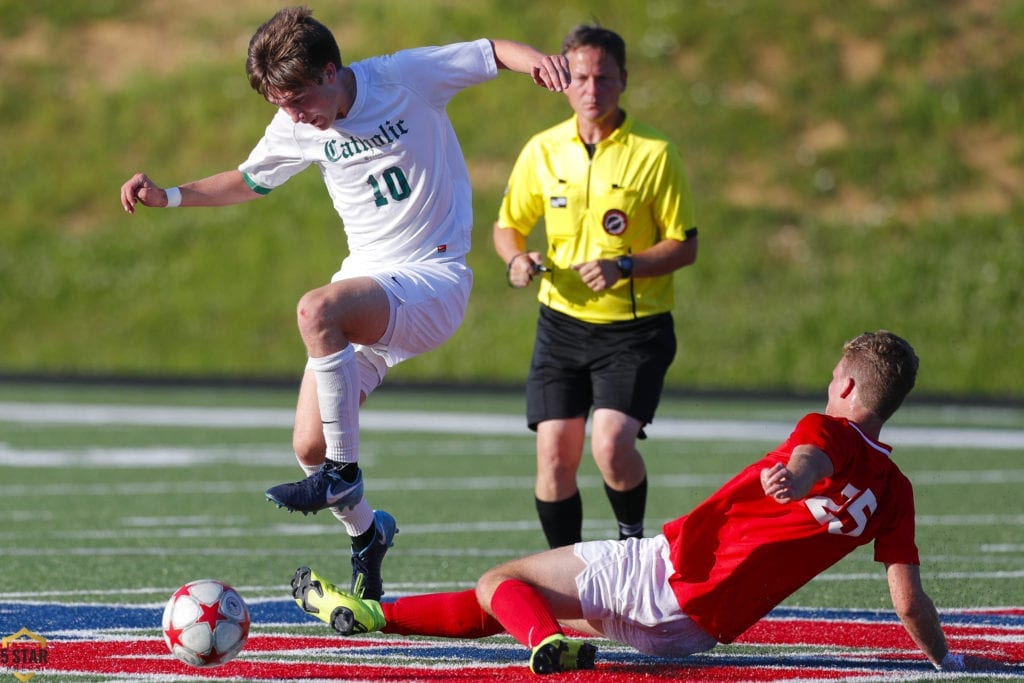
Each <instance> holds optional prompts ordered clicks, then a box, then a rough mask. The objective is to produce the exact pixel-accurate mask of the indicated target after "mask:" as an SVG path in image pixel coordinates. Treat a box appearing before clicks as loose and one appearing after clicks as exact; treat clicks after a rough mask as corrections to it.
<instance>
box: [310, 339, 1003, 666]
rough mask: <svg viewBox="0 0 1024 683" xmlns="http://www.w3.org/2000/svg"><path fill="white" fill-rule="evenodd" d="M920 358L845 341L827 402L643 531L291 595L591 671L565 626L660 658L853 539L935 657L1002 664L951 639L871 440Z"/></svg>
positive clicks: (908, 500) (904, 507)
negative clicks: (427, 587)
mask: <svg viewBox="0 0 1024 683" xmlns="http://www.w3.org/2000/svg"><path fill="white" fill-rule="evenodd" d="M917 368H918V359H917V355H916V354H915V352H914V350H913V348H912V347H911V346H910V344H908V343H907V342H906V341H905V340H903V339H901V338H900V337H898V336H897V335H895V334H892V333H891V332H888V331H885V330H879V331H878V332H868V333H864V334H862V335H860V336H858V337H856V338H854V339H851V340H850V341H848V342H847V343H846V344H845V345H844V347H843V355H842V357H841V359H840V360H839V362H838V363H837V365H836V366H835V369H834V370H833V373H832V381H831V382H830V384H829V386H828V403H827V405H826V407H825V412H824V413H822V414H819V413H812V414H809V415H806V416H805V417H803V418H802V419H801V420H800V421H799V422H798V423H797V425H796V427H795V429H794V430H793V432H792V434H791V435H790V436H789V438H787V439H786V440H785V441H784V442H783V443H782V444H780V445H779V446H778V447H777V448H775V449H774V450H772V451H771V452H769V453H768V454H766V455H765V456H764V457H763V458H761V459H760V460H758V461H757V462H754V463H753V464H751V465H750V466H748V467H746V468H745V469H744V470H742V471H741V472H740V473H739V474H737V475H736V476H735V477H733V478H732V479H731V480H729V481H728V482H726V483H725V484H724V485H723V486H722V487H721V488H720V489H718V491H716V492H715V493H713V494H712V495H711V496H709V497H708V498H707V499H706V500H705V501H704V502H703V503H701V504H700V505H698V506H697V507H696V508H695V509H694V510H693V511H692V512H690V513H689V514H687V515H684V516H682V517H679V518H678V519H675V520H672V521H670V522H668V523H667V524H665V525H664V527H663V528H662V533H661V534H659V535H657V536H655V537H653V538H640V539H627V540H624V541H589V542H583V543H577V544H575V545H573V546H565V547H561V548H556V549H553V550H548V551H545V552H542V553H538V554H536V555H531V556H529V557H525V558H522V559H518V560H513V561H511V562H507V563H505V564H503V565H500V566H498V567H495V568H493V569H491V570H489V571H487V572H486V573H484V575H483V576H482V577H481V578H480V580H479V581H478V582H477V585H476V588H475V589H473V590H467V591H463V592H454V593H437V594H431V595H422V596H410V597H406V598H399V599H398V600H396V601H395V602H393V603H385V604H381V603H379V602H376V601H372V600H363V599H360V598H359V597H358V596H354V595H352V594H350V593H346V592H344V591H341V590H338V589H336V588H335V587H333V586H332V585H331V584H329V583H327V582H326V581H324V580H322V579H321V578H320V577H318V576H317V575H316V574H315V573H313V572H311V571H310V570H309V569H307V568H301V569H300V570H299V571H298V572H296V575H295V579H294V580H293V583H292V586H293V594H294V597H295V598H296V602H298V603H299V605H300V607H302V608H303V609H305V610H306V611H307V612H309V613H311V614H316V612H315V611H314V609H316V610H319V613H318V614H317V616H319V617H320V618H321V619H323V620H324V621H327V622H328V623H330V624H331V625H332V626H334V628H335V629H336V630H338V631H339V632H341V633H352V632H368V631H384V632H386V633H398V634H404V635H412V634H417V635H433V636H444V637H457V638H476V637H483V636H487V635H493V634H495V633H501V632H504V631H507V632H508V633H509V634H511V635H512V636H513V637H514V638H516V640H518V641H519V642H520V643H522V644H523V645H525V646H526V647H528V648H530V649H531V651H532V652H531V659H530V665H531V668H532V669H533V670H534V671H535V672H536V673H550V672H555V671H562V670H566V669H578V668H591V667H593V665H594V655H595V651H596V648H595V647H594V646H593V645H591V644H589V643H586V642H583V641H579V640H572V639H569V638H567V637H566V636H565V635H564V633H563V629H572V630H575V631H579V632H582V633H584V634H591V635H595V636H602V637H605V638H609V639H612V640H615V641H619V642H622V643H626V644H628V645H631V646H632V647H634V648H636V649H637V650H639V651H641V652H644V653H647V654H653V655H659V656H664V657H685V656H688V655H691V654H694V653H698V652H704V651H707V650H710V649H711V648H713V647H714V646H715V645H716V644H718V643H730V642H732V641H733V640H735V639H736V638H737V637H738V636H739V635H740V634H742V633H743V632H744V631H745V630H747V629H748V628H750V627H751V626H752V625H753V624H755V623H756V622H757V621H758V620H759V619H761V617H763V616H764V615H765V614H767V613H768V612H769V611H771V609H772V608H773V607H775V606H776V605H778V604H779V603H780V602H781V601H782V600H784V599H785V598H786V597H787V596H789V595H791V594H792V593H793V592H795V591H796V590H797V589H798V588H800V587H801V586H803V585H804V584H806V583H807V582H808V581H810V580H811V579H813V578H814V577H815V576H817V575H818V574H820V573H821V572H823V571H825V570H826V569H827V568H828V567H830V566H832V565H833V564H835V563H836V562H838V561H839V560H840V559H842V558H843V557H845V556H846V555H847V554H849V553H850V552H851V551H852V550H854V549H855V548H857V547H858V546H861V545H865V544H867V543H873V544H874V557H875V560H877V561H878V562H881V563H883V564H884V566H885V572H886V578H887V579H888V583H889V592H890V595H891V597H892V603H893V607H894V609H895V611H896V614H897V615H898V616H899V618H900V620H901V622H902V623H903V626H904V627H905V628H906V630H907V632H908V633H909V635H910V637H911V638H912V639H913V640H914V642H915V643H916V644H917V645H918V647H920V648H921V651H922V652H923V653H924V654H925V656H926V657H927V658H928V659H929V661H931V663H932V664H933V665H934V666H935V667H936V668H939V669H943V670H956V671H959V670H965V669H968V670H969V669H976V668H989V667H992V666H996V665H998V663H996V662H992V661H990V660H987V659H984V658H979V657H973V656H965V655H962V654H956V653H952V652H950V651H949V648H948V647H947V645H946V639H945V636H944V634H943V631H942V627H941V625H940V622H939V616H938V612H937V611H936V609H935V606H934V604H933V603H932V601H931V599H930V598H929V597H928V595H927V594H926V593H925V591H924V588H923V587H922V585H921V574H920V567H919V557H918V550H917V546H916V544H915V541H914V494H913V489H912V487H911V484H910V481H909V480H908V479H907V477H906V476H904V474H903V473H902V472H901V471H900V470H899V468H898V467H897V466H896V464H895V463H894V462H893V460H892V458H891V452H892V448H891V447H890V446H888V445H886V444H885V443H883V442H881V441H879V435H880V432H881V429H882V426H883V424H884V423H885V422H886V420H888V419H889V417H891V416H892V414H893V413H894V412H895V411H896V409H897V408H899V406H900V404H901V403H902V402H903V399H904V398H905V397H906V395H907V394H908V393H909V392H910V390H911V389H912V388H913V386H914V382H915V379H916V376H917Z"/></svg>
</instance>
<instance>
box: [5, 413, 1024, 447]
mask: <svg viewBox="0 0 1024 683" xmlns="http://www.w3.org/2000/svg"><path fill="white" fill-rule="evenodd" d="M294 417H295V415H294V411H293V410H290V409H279V408H191V407H181V406H124V405H81V404H64V403H20V402H0V422H14V423H23V424H32V423H35V424H39V423H43V424H65V425H68V424H72V425H75V424H77V425H131V426H170V427H217V428H224V429H230V428H238V429H253V428H267V427H270V428H288V429H290V428H291V426H292V424H293V422H294ZM359 420H360V428H361V429H364V430H367V431H386V432H422V433H444V434H458V433H463V434H495V435H506V436H507V435H523V436H529V435H531V432H530V431H529V430H528V429H527V428H526V425H525V420H524V418H523V417H522V416H521V415H498V414H491V413H450V412H449V413H445V412H436V411H408V410H395V411H390V410H389V411H379V410H372V409H368V410H363V411H361V412H360V417H359ZM791 429H792V423H790V422H782V421H764V420H761V421H758V420H750V421H747V420H686V419H672V418H660V419H657V420H655V422H654V423H653V424H651V425H650V426H649V427H648V428H647V429H646V430H645V431H646V432H647V434H648V436H649V437H650V438H651V439H680V440H697V441H705V440H721V439H727V440H729V441H764V442H771V443H777V442H779V441H782V440H783V439H785V438H786V437H787V436H788V435H789V432H790V431H791ZM884 439H885V441H886V443H889V444H891V445H893V446H901V445H904V446H941V447H946V448H964V447H973V448H980V449H998V450H1005V449H1010V450H1024V430H1020V429H982V428H962V429H961V428H950V427H927V428H922V427H898V426H891V427H888V428H886V430H885V432H884Z"/></svg>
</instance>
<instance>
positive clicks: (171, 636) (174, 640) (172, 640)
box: [164, 626, 185, 652]
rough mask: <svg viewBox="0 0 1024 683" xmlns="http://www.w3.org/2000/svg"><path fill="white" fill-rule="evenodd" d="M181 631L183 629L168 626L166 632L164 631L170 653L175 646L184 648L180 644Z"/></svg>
mask: <svg viewBox="0 0 1024 683" xmlns="http://www.w3.org/2000/svg"><path fill="white" fill-rule="evenodd" d="M182 630H183V629H180V628H174V627H173V626H169V627H168V628H167V630H166V631H164V635H166V636H167V640H168V641H169V647H170V648H171V652H174V646H175V645H180V646H181V647H185V646H184V644H183V643H182V642H181V632H182Z"/></svg>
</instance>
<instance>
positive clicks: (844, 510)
mask: <svg viewBox="0 0 1024 683" xmlns="http://www.w3.org/2000/svg"><path fill="white" fill-rule="evenodd" d="M843 499H844V501H843V502H842V503H841V504H839V503H835V502H834V501H832V500H831V499H830V498H826V497H824V496H815V497H814V498H807V499H806V500H804V504H805V505H806V506H807V509H809V510H810V511H811V514H812V515H814V519H816V520H818V523H819V524H827V525H828V532H829V533H830V534H838V535H840V536H852V537H857V536H860V535H861V533H863V532H864V528H865V527H866V526H867V525H868V518H869V517H871V515H872V514H873V513H874V512H875V510H876V509H877V508H878V500H877V499H876V498H875V494H874V493H872V492H871V489H866V490H864V491H861V490H860V489H858V488H857V487H856V486H854V485H853V484H847V485H846V488H844V489H843Z"/></svg>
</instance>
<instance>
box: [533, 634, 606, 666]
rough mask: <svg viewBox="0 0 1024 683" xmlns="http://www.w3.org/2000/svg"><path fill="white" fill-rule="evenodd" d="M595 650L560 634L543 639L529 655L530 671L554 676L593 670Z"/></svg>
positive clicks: (586, 644) (589, 645) (591, 646)
mask: <svg viewBox="0 0 1024 683" xmlns="http://www.w3.org/2000/svg"><path fill="white" fill-rule="evenodd" d="M596 655H597V648H596V647H594V646H593V645H591V644H590V643H587V642H584V641H582V640H570V639H569V638H566V637H565V636H563V635H562V634H561V633H556V634H555V635H553V636H551V637H549V638H545V639H544V640H542V641H541V643H540V645H538V646H537V647H535V648H533V652H532V653H530V671H532V672H533V673H535V674H554V673H558V672H560V671H573V670H575V669H593V668H594V657H595V656H596Z"/></svg>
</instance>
